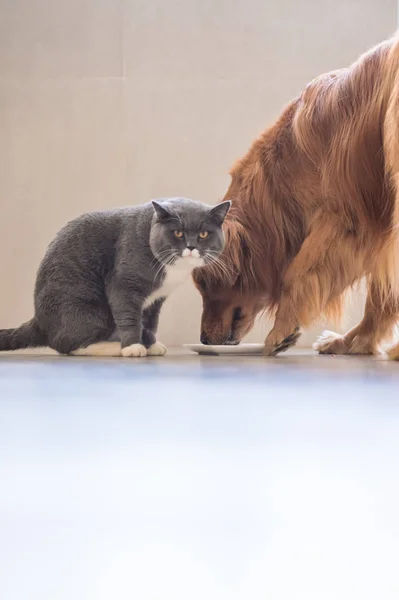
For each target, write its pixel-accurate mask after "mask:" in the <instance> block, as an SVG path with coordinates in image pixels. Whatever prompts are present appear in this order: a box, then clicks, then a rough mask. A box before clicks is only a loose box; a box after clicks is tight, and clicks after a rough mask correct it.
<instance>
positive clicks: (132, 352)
mask: <svg viewBox="0 0 399 600" xmlns="http://www.w3.org/2000/svg"><path fill="white" fill-rule="evenodd" d="M122 356H124V357H137V358H139V357H140V358H141V357H143V356H147V350H146V348H145V346H143V344H132V345H131V346H126V347H125V348H122Z"/></svg>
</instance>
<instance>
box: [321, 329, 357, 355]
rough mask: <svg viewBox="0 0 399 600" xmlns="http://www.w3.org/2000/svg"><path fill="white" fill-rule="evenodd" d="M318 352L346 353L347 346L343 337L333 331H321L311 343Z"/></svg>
mask: <svg viewBox="0 0 399 600" xmlns="http://www.w3.org/2000/svg"><path fill="white" fill-rule="evenodd" d="M313 350H317V352H318V353H319V354H347V353H348V350H349V347H348V345H347V343H346V341H345V337H344V336H343V335H340V334H339V333H335V331H323V333H322V334H321V335H320V336H319V337H318V338H317V340H316V341H315V343H314V344H313Z"/></svg>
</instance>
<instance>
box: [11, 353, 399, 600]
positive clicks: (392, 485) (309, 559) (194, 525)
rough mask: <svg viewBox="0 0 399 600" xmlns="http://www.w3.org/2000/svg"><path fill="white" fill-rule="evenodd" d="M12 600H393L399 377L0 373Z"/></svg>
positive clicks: (15, 361)
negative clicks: (171, 599) (166, 599)
mask: <svg viewBox="0 0 399 600" xmlns="http://www.w3.org/2000/svg"><path fill="white" fill-rule="evenodd" d="M0 457H1V460H0V482H1V494H0V598H1V599H2V600H25V599H29V600H36V599H37V600H39V599H40V600H71V599H73V600H86V599H89V600H114V599H115V600H127V599H129V600H132V599H135V600H136V599H137V600H162V599H163V598H169V597H170V598H173V599H174V600H183V599H184V600H188V599H189V600H197V599H198V600H200V599H201V600H204V598H206V599H207V600H208V599H210V600H213V599H215V600H238V599H240V600H241V599H243V600H244V599H245V600H246V599H250V600H302V599H303V600H305V599H306V600H330V599H331V600H356V599H358V598H362V600H365V599H366V600H368V599H370V600H371V599H373V600H375V599H376V598H383V599H384V600H391V599H392V600H394V599H395V600H397V598H398V597H399V579H398V577H397V556H398V551H397V548H398V544H399V516H398V515H399V511H398V506H399V364H398V363H391V362H387V361H385V360H381V359H370V358H354V357H347V358H345V357H334V358H333V357H328V356H321V357H319V356H316V355H315V354H313V353H311V352H299V351H297V352H296V353H291V354H290V353H288V354H286V355H282V356H281V357H278V358H277V359H263V358H262V357H252V358H244V357H229V358H221V357H203V358H200V357H198V356H196V355H189V354H179V353H172V354H171V355H170V356H169V357H165V358H160V359H156V358H155V359H150V358H148V359H138V360H137V359H124V360H121V359H89V358H63V357H57V356H39V355H32V354H30V355H10V354H7V355H6V354H4V355H2V356H0Z"/></svg>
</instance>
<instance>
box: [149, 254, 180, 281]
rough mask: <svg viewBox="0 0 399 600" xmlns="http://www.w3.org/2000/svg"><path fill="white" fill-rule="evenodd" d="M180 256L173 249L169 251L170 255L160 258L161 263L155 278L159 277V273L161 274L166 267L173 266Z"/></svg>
mask: <svg viewBox="0 0 399 600" xmlns="http://www.w3.org/2000/svg"><path fill="white" fill-rule="evenodd" d="M178 258H179V256H178V255H177V254H176V252H174V251H173V250H172V251H170V250H169V251H168V255H167V256H166V257H165V258H162V259H161V258H160V259H159V262H160V263H161V264H160V265H159V267H158V269H157V272H156V274H155V279H158V277H159V275H160V274H161V272H162V271H163V270H164V269H165V268H166V267H173V265H174V264H175V263H176V261H177V259H178Z"/></svg>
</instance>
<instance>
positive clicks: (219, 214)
mask: <svg viewBox="0 0 399 600" xmlns="http://www.w3.org/2000/svg"><path fill="white" fill-rule="evenodd" d="M230 206H231V201H230V200H225V201H224V202H221V203H220V204H216V206H214V207H213V208H212V209H211V210H210V211H209V215H210V217H211V219H212V220H213V221H214V222H215V223H217V224H218V225H222V224H223V221H224V219H225V217H226V215H227V213H228V212H229V209H230Z"/></svg>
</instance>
